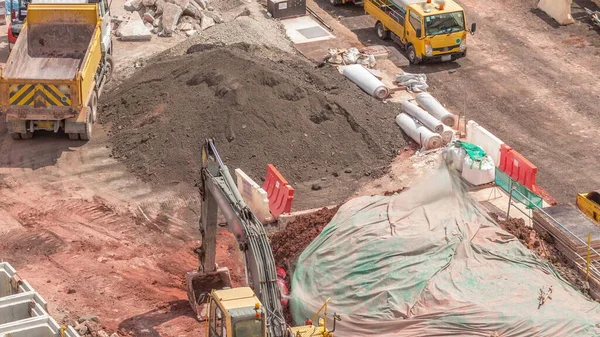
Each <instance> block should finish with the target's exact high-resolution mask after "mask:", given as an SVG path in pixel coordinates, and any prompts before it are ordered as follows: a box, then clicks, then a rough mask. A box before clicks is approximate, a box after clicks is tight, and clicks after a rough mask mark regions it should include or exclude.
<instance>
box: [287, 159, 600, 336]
mask: <svg viewBox="0 0 600 337" xmlns="http://www.w3.org/2000/svg"><path fill="white" fill-rule="evenodd" d="M549 287H552V289H553V290H552V294H551V295H550V297H551V299H548V300H547V301H546V302H545V303H544V304H543V305H542V306H541V307H539V309H538V305H539V299H538V297H539V296H540V289H542V290H543V291H544V292H548V289H549ZM328 297H331V298H332V300H331V303H330V305H329V315H331V314H332V313H333V312H337V313H338V314H339V315H340V316H341V318H342V321H341V322H338V325H337V330H336V335H337V336H485V337H491V336H498V337H500V336H501V337H513V336H514V337H517V336H518V337H523V336H600V328H596V324H598V323H600V305H599V304H597V303H595V302H592V301H590V300H587V299H586V298H585V297H583V296H582V295H581V294H580V293H579V292H578V291H577V290H575V289H574V288H572V287H571V286H570V285H569V284H568V283H566V282H565V281H564V280H562V279H561V278H560V276H559V275H558V274H557V272H555V271H554V269H553V268H552V267H551V266H550V265H549V264H547V263H544V262H541V261H540V260H538V259H537V258H536V256H535V255H534V254H533V253H532V252H531V251H529V250H528V249H527V248H526V247H524V246H523V245H522V244H521V243H520V242H519V241H518V240H517V239H516V238H515V237H514V236H512V235H511V234H509V233H507V232H505V231H504V230H502V229H501V228H499V227H497V226H496V225H495V224H494V223H493V222H492V220H491V219H490V218H489V217H487V215H486V214H485V213H484V212H483V211H481V210H480V209H479V208H478V207H477V206H476V203H475V202H474V201H472V199H470V198H469V197H468V196H467V195H466V192H465V191H464V189H463V188H462V187H461V184H460V179H459V178H458V177H456V176H455V175H454V174H452V173H451V172H449V171H448V169H447V168H445V167H442V168H440V169H439V170H438V171H436V172H435V174H433V175H432V176H429V177H428V179H427V180H425V181H422V182H421V183H420V184H417V185H415V186H414V187H412V188H411V189H409V190H407V191H405V192H403V193H401V194H399V195H395V196H391V197H384V196H372V197H361V198H356V199H353V200H351V201H349V202H348V203H346V204H345V205H343V206H342V207H341V208H340V209H339V211H338V213H337V214H336V215H335V216H334V218H333V219H332V220H331V222H330V223H329V224H328V225H327V226H326V227H325V228H324V230H323V232H322V233H321V234H320V235H319V236H318V237H317V238H316V239H315V240H314V241H313V242H312V243H311V244H310V245H309V246H308V247H307V248H306V249H305V250H304V252H303V253H302V254H301V255H300V257H299V259H298V263H297V267H296V270H295V272H294V274H293V279H292V295H291V303H290V305H291V310H292V314H293V317H294V321H295V323H297V324H300V323H303V322H304V320H305V319H306V318H312V316H313V315H314V313H315V312H317V310H319V307H320V306H321V305H322V303H323V301H324V300H325V299H327V298H328ZM328 322H331V316H329V321H328ZM328 325H329V328H331V323H329V324H328ZM598 326H600V325H598Z"/></svg>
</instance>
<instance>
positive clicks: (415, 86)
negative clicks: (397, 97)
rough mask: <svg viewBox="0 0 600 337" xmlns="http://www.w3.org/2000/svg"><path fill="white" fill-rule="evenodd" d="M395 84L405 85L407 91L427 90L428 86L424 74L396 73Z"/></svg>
mask: <svg viewBox="0 0 600 337" xmlns="http://www.w3.org/2000/svg"><path fill="white" fill-rule="evenodd" d="M396 84H397V85H399V86H405V87H406V89H407V90H408V91H412V92H422V91H427V89H428V88H429V86H428V85H427V75H425V74H410V73H406V72H402V73H398V74H396Z"/></svg>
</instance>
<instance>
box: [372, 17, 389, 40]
mask: <svg viewBox="0 0 600 337" xmlns="http://www.w3.org/2000/svg"><path fill="white" fill-rule="evenodd" d="M375 29H376V30H377V37H379V38H380V39H381V40H389V39H390V31H389V30H385V27H384V26H383V23H381V21H377V23H376V24H375Z"/></svg>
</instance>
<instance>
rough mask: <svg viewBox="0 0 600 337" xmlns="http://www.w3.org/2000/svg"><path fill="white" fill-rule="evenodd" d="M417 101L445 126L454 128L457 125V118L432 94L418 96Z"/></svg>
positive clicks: (424, 93)
mask: <svg viewBox="0 0 600 337" xmlns="http://www.w3.org/2000/svg"><path fill="white" fill-rule="evenodd" d="M415 99H416V101H417V103H419V105H420V106H422V107H423V109H425V110H427V112H429V113H430V114H431V115H432V116H433V117H435V118H437V119H439V120H440V121H441V122H442V123H443V124H444V125H447V126H450V127H452V126H454V124H455V123H456V116H455V115H453V114H451V113H450V112H448V110H446V108H444V106H442V104H441V103H440V102H439V101H438V100H437V99H435V97H433V96H431V94H429V93H426V92H423V93H420V94H418V95H417V97H416V98H415Z"/></svg>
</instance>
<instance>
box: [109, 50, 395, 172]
mask: <svg viewBox="0 0 600 337" xmlns="http://www.w3.org/2000/svg"><path fill="white" fill-rule="evenodd" d="M256 48H258V47H252V48H249V47H248V45H245V46H243V45H238V46H217V47H214V48H194V47H192V48H190V49H191V50H196V51H198V52H190V53H189V54H187V55H183V56H177V57H173V58H170V59H168V60H157V61H154V62H150V63H149V64H148V65H147V66H146V67H145V68H144V69H141V70H140V71H138V72H137V73H136V74H134V76H133V77H132V78H130V79H129V80H128V81H126V82H124V83H123V84H121V85H120V86H119V87H117V88H116V89H115V90H113V91H112V92H110V93H108V94H107V95H106V96H105V97H103V103H104V109H103V112H102V113H101V115H102V116H101V117H100V118H101V121H102V122H103V123H108V124H111V125H112V129H111V133H112V135H111V137H110V140H111V142H112V145H113V150H112V155H113V157H115V158H117V159H119V160H120V161H122V162H123V163H124V164H125V165H126V166H127V167H128V168H129V169H130V170H131V171H133V172H135V173H136V174H137V175H138V176H139V177H141V178H142V180H144V181H150V182H152V183H155V184H165V183H172V182H182V181H183V182H188V183H197V182H198V180H199V178H200V151H201V146H202V144H203V143H204V139H205V138H209V137H212V138H215V140H216V145H217V148H218V150H219V153H220V155H221V157H222V159H223V160H224V162H225V163H226V164H227V165H228V166H229V168H230V169H231V170H233V169H235V168H238V167H239V168H241V169H242V170H244V171H245V172H246V173H247V174H249V175H250V176H251V177H252V178H253V179H255V180H256V181H257V182H258V183H259V184H260V183H261V181H262V180H261V178H262V177H264V176H265V172H266V168H265V167H266V165H267V164H274V165H275V166H276V167H277V168H278V169H279V170H280V171H281V173H282V174H283V175H284V177H286V178H287V179H288V180H289V181H290V183H292V184H295V183H300V182H306V181H311V180H318V179H320V178H321V177H325V176H331V174H333V173H335V172H341V171H342V170H345V169H347V168H351V169H352V172H353V175H355V176H356V178H359V177H361V176H364V175H368V174H370V173H371V171H372V170H373V169H374V168H378V167H384V166H386V165H388V164H389V163H390V161H391V160H392V159H393V158H394V157H395V155H396V153H397V151H398V149H400V148H401V147H402V146H403V145H404V139H403V137H402V133H401V131H400V129H399V128H398V127H397V126H396V124H395V122H394V118H395V116H396V115H397V114H398V107H397V106H396V105H393V104H385V103H383V102H380V101H378V100H376V99H374V98H372V97H370V96H369V95H367V94H365V93H364V92H362V91H361V90H360V89H359V88H357V87H356V86H355V85H354V84H353V83H351V82H350V81H348V80H346V79H345V78H344V77H343V76H341V75H340V74H339V73H338V72H337V70H336V69H335V68H332V67H323V68H318V67H316V66H315V65H314V64H313V63H310V62H309V61H307V60H305V59H303V58H301V57H300V56H296V55H289V54H286V53H283V52H282V53H281V56H280V57H278V59H277V60H273V59H266V58H264V57H262V56H260V55H259V54H260V53H258V52H257V51H256ZM260 48H263V47H260Z"/></svg>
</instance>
